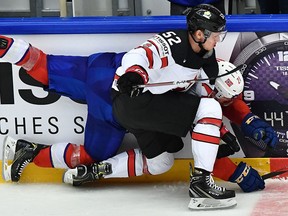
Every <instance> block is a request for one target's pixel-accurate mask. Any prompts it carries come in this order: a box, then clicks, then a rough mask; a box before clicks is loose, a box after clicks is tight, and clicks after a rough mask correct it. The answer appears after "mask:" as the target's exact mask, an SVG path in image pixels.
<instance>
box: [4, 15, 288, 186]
mask: <svg viewBox="0 0 288 216" xmlns="http://www.w3.org/2000/svg"><path fill="white" fill-rule="evenodd" d="M185 27H186V24H185V18H184V17H181V16H175V17H174V16H168V17H91V18H90V17H89V18H88V17H85V18H32V19H29V18H27V19H25V18H21V19H17V18H9V19H1V22H0V34H2V35H8V36H12V37H15V38H21V39H24V40H26V41H27V42H29V43H31V44H32V45H34V46H36V47H38V48H40V49H42V50H43V51H44V52H46V53H48V54H55V55H91V54H93V53H96V52H123V51H128V50H130V49H132V48H134V47H135V46H138V45H139V44H141V43H142V42H144V41H145V40H146V39H147V38H149V37H151V36H152V35H154V34H155V33H157V32H161V31H165V30H169V29H177V28H185ZM227 29H228V32H229V33H228V34H227V36H226V39H225V43H222V44H219V45H217V47H216V54H217V57H219V58H221V59H224V60H229V59H230V57H231V55H232V51H233V50H232V49H233V47H234V46H235V44H236V42H237V39H238V37H239V34H240V32H263V31H265V32H271V33H272V32H288V25H287V18H286V17H285V16H280V15H279V16H278V15H269V16H268V15H267V16H265V15H263V16H262V15H261V16H260V15H257V16H256V15H255V16H251V15H249V16H245V15H243V16H227ZM285 59H286V60H287V58H285ZM0 66H1V73H3V71H5V73H6V75H7V76H6V78H7V77H11V79H12V80H8V81H10V82H12V85H11V83H10V84H9V82H6V80H3V79H4V78H5V77H4V78H3V77H1V79H2V80H1V85H7V86H5V88H4V89H5V91H2V92H1V106H0V113H1V116H0V143H2V141H3V139H4V137H5V136H6V135H10V136H12V137H14V138H23V139H27V140H31V141H34V142H36V143H43V144H48V145H50V144H54V143H59V142H63V141H67V142H73V143H77V144H82V143H83V134H84V130H82V129H83V128H84V126H85V117H86V114H87V111H86V106H85V105H83V104H79V103H77V102H75V101H72V100H70V99H67V98H64V97H61V98H56V99H55V100H50V101H49V102H47V101H45V98H46V97H48V96H47V93H46V92H44V91H43V90H42V89H41V88H39V87H36V86H34V85H33V84H31V83H29V82H25V81H23V79H22V77H21V75H20V72H21V71H20V70H21V69H20V68H19V67H17V66H12V65H9V64H8V65H7V64H6V63H4V64H2V63H1V65H0ZM8 84H9V85H8ZM27 92H28V95H29V98H28V97H26V96H27V94H25V93H27ZM8 93H9V94H8ZM23 107H25V109H23ZM67 107H69V109H67ZM286 115H287V114H286ZM284 123H285V124H287V122H284ZM228 127H229V125H228ZM283 128H284V129H283ZM283 128H282V129H281V130H286V129H285V127H283ZM229 129H231V128H229ZM283 134H284V135H283V136H284V137H285V136H288V135H287V134H288V133H283ZM67 139H68V140H67ZM283 140H284V141H283V142H286V141H287V140H288V137H285V139H283ZM0 149H1V148H0ZM1 152H2V150H0V155H2V153H1ZM245 156H246V155H245V154H244V153H243V151H240V152H239V153H237V154H236V155H234V156H233V157H234V158H232V159H233V160H234V161H235V163H237V162H239V161H245V162H247V163H248V164H250V165H252V166H253V167H254V168H255V169H257V170H259V172H260V173H261V174H265V173H267V172H270V171H274V170H277V169H279V168H283V167H285V166H286V165H287V158H271V159H269V158H249V159H248V158H243V157H245ZM0 157H1V156H0ZM175 157H176V158H177V159H176V161H175V165H174V166H173V168H172V169H171V170H170V171H169V172H167V173H165V174H163V175H159V176H143V177H137V178H132V179H129V180H127V179H126V180H124V179H116V180H105V181H129V182H130V181H133V182H134V181H135V182H141V181H144V182H145V181H188V180H189V163H190V160H189V159H187V158H190V157H191V144H190V141H189V140H188V139H186V140H185V146H184V148H183V149H182V150H181V151H180V152H178V153H177V154H175ZM1 159H2V158H0V160H1ZM62 174H63V170H59V169H47V168H39V167H36V166H35V165H34V164H30V165H28V167H27V169H25V172H24V173H23V177H22V179H21V182H55V183H60V182H61V179H62ZM282 176H286V175H282ZM280 177H281V176H280ZM0 182H3V180H2V178H0Z"/></svg>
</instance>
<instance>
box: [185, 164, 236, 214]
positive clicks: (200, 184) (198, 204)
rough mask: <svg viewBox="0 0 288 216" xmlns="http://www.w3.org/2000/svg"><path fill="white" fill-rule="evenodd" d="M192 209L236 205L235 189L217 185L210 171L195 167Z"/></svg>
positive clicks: (190, 204)
mask: <svg viewBox="0 0 288 216" xmlns="http://www.w3.org/2000/svg"><path fill="white" fill-rule="evenodd" d="M189 196H190V197H191V201H190V203H189V205H188V208H190V209H194V210H195V209H196V210H197V209H199V210H201V209H219V208H228V207H232V206H235V205H236V204H237V203H236V200H235V191H233V190H226V189H225V188H224V187H220V186H217V185H216V184H215V183H214V180H213V178H212V176H211V174H210V173H209V172H208V171H205V170H200V169H197V168H196V169H195V171H194V173H193V174H192V176H191V180H190V188H189Z"/></svg>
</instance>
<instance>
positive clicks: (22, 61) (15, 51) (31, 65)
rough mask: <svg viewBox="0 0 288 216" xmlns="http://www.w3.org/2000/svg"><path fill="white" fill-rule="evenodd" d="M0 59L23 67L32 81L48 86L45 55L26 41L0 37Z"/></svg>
mask: <svg viewBox="0 0 288 216" xmlns="http://www.w3.org/2000/svg"><path fill="white" fill-rule="evenodd" d="M0 58H2V59H3V60H4V61H7V62H10V63H13V64H15V65H18V66H21V67H23V68H24V69H25V70H26V71H28V74H29V75H30V76H32V77H33V78H34V79H36V80H37V81H39V82H41V83H42V84H44V85H48V72H47V56H46V54H45V53H44V52H43V51H41V50H39V49H37V48H36V47H33V46H31V45H30V44H29V43H27V42H26V41H24V40H21V39H13V38H9V37H5V36H0Z"/></svg>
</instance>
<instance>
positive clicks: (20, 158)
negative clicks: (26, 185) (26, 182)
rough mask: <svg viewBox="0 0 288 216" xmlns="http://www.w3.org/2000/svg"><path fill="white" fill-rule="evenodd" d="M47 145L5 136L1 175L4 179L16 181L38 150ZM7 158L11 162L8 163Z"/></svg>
mask: <svg viewBox="0 0 288 216" xmlns="http://www.w3.org/2000/svg"><path fill="white" fill-rule="evenodd" d="M45 147H47V146H45V145H41V144H35V143H32V142H28V141H25V140H22V139H19V140H16V139H13V138H12V137H9V136H7V137H5V139H4V143H3V161H2V176H3V179H4V180H5V181H12V182H18V181H19V180H20V177H21V174H22V172H23V170H24V169H25V167H26V166H27V165H28V164H29V163H30V162H32V161H33V159H34V158H35V156H36V155H37V154H38V153H39V151H40V150H41V149H43V148H45ZM9 160H12V163H10V164H9Z"/></svg>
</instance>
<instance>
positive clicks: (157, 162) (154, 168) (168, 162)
mask: <svg viewBox="0 0 288 216" xmlns="http://www.w3.org/2000/svg"><path fill="white" fill-rule="evenodd" d="M173 164H174V156H173V154H172V153H168V152H163V153H162V154H160V155H158V156H156V157H154V158H151V159H147V167H148V172H149V173H150V174H151V175H159V174H162V173H165V172H167V171H168V170H169V169H170V168H171V167H172V166H173Z"/></svg>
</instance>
